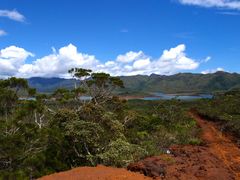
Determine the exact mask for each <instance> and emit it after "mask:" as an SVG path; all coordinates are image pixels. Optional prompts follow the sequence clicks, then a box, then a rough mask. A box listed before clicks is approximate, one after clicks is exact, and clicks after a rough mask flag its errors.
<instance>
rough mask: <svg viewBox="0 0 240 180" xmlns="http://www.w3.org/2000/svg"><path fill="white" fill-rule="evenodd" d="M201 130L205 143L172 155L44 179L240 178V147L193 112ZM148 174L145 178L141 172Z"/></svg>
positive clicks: (176, 149)
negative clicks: (126, 167)
mask: <svg viewBox="0 0 240 180" xmlns="http://www.w3.org/2000/svg"><path fill="white" fill-rule="evenodd" d="M190 115H191V116H192V117H193V118H194V119H196V121H197V123H198V125H199V127H200V128H201V129H202V133H201V137H202V140H203V142H204V145H203V146H192V145H187V146H173V147H171V148H170V152H171V154H169V155H161V156H156V157H149V158H146V159H144V160H142V161H140V162H137V163H133V164H130V165H129V166H128V170H130V171H134V172H136V173H134V172H130V171H127V170H126V169H118V168H112V167H105V166H98V167H80V168H75V169H73V170H70V171H66V172H62V173H56V174H53V175H50V176H45V177H43V178H41V180H58V179H59V180H68V179H71V180H95V179H98V180H148V179H151V178H150V177H152V178H154V179H166V180H216V179H217V180H240V149H239V147H238V146H237V145H236V144H235V143H234V142H233V141H231V137H229V136H226V135H224V134H223V133H222V132H221V131H220V130H218V128H217V127H216V125H215V124H214V123H213V122H209V121H207V120H204V119H203V118H200V117H199V116H197V115H195V114H190ZM140 173H142V174H144V175H146V176H149V177H146V176H144V175H142V174H140Z"/></svg>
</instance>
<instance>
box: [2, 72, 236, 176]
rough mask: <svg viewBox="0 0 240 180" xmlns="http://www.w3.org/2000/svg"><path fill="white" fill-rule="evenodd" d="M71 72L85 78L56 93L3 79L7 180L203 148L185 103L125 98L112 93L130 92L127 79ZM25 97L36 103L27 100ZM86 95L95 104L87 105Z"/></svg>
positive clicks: (3, 136)
mask: <svg viewBox="0 0 240 180" xmlns="http://www.w3.org/2000/svg"><path fill="white" fill-rule="evenodd" d="M69 73H71V74H72V76H73V77H74V78H77V79H78V80H80V81H78V84H77V83H76V86H75V89H74V90H69V89H58V90H56V91H55V92H54V93H53V94H52V95H44V94H38V93H36V91H35V90H34V89H30V88H29V87H28V85H26V84H25V81H23V80H19V79H17V78H11V79H8V80H2V81H0V134H1V136H0V174H1V175H0V179H1V178H2V179H34V178H38V177H40V176H43V175H46V174H50V173H54V172H59V171H63V170H67V169H71V168H73V167H78V166H95V165H97V164H104V165H108V166H116V167H125V166H127V165H128V164H129V163H131V162H134V161H138V160H140V159H142V158H144V157H146V156H150V155H157V154H159V153H163V152H166V150H167V149H168V148H169V146H171V145H173V144H189V143H190V144H199V140H198V138H197V135H198V129H197V126H196V123H195V121H194V120H193V119H191V118H190V117H189V116H188V115H187V113H186V111H185V109H184V108H183V106H182V103H181V102H180V101H177V100H172V101H151V102H150V101H149V102H147V101H126V100H122V99H120V98H118V97H116V96H113V94H112V92H113V91H114V90H115V89H116V88H117V87H124V84H123V81H122V80H121V79H120V78H118V77H111V76H110V75H109V74H106V73H94V72H92V71H91V70H86V69H78V68H75V69H72V70H70V71H69ZM19 92H21V93H19ZM22 92H24V93H22ZM20 94H24V97H25V96H26V97H30V96H34V97H36V99H34V100H28V99H26V100H24V99H22V100H20V99H19V96H20ZM84 94H87V95H90V96H91V97H92V98H93V99H92V100H89V101H82V100H80V98H79V97H81V96H82V95H84ZM231 110H232V111H235V110H234V107H231Z"/></svg>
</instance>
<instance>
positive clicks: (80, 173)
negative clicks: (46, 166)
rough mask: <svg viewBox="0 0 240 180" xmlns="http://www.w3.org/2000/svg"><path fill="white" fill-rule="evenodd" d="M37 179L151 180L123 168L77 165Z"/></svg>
mask: <svg viewBox="0 0 240 180" xmlns="http://www.w3.org/2000/svg"><path fill="white" fill-rule="evenodd" d="M39 180H151V178H149V177H146V176H144V175H142V174H140V173H133V172H130V171H127V170H126V169H123V168H112V167H106V166H97V167H79V168H75V169H72V170H69V171H65V172H61V173H55V174H51V175H49V176H44V177H42V178H40V179H39Z"/></svg>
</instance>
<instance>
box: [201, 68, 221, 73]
mask: <svg viewBox="0 0 240 180" xmlns="http://www.w3.org/2000/svg"><path fill="white" fill-rule="evenodd" d="M218 71H224V69H223V68H220V67H219V68H217V69H208V70H205V71H202V72H201V73H202V74H212V73H215V72H218Z"/></svg>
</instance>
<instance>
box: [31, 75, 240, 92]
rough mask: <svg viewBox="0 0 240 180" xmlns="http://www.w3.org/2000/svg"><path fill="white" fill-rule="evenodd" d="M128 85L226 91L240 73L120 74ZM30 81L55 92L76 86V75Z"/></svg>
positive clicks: (134, 89) (238, 84)
mask: <svg viewBox="0 0 240 180" xmlns="http://www.w3.org/2000/svg"><path fill="white" fill-rule="evenodd" d="M120 78H121V79H122V80H123V82H124V84H125V89H118V90H117V91H116V93H121V94H131V95H135V94H149V93H151V92H164V93H212V92H215V91H226V90H230V89H233V88H237V87H240V74H237V73H227V72H217V73H214V74H192V73H180V74H175V75H172V76H164V75H156V74H152V75H150V76H144V75H137V76H123V77H120ZM28 82H29V85H30V86H31V87H34V88H36V89H37V90H38V91H40V92H53V91H54V90H56V89H57V88H67V89H72V88H73V87H74V83H75V82H76V81H75V80H73V79H61V78H30V79H28Z"/></svg>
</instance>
